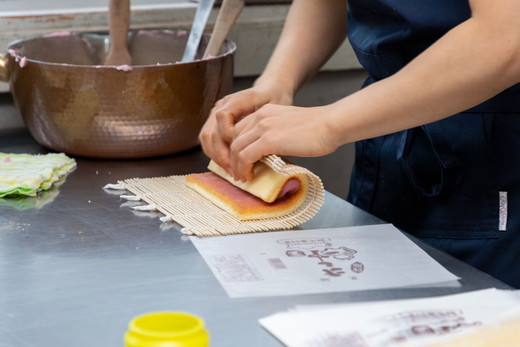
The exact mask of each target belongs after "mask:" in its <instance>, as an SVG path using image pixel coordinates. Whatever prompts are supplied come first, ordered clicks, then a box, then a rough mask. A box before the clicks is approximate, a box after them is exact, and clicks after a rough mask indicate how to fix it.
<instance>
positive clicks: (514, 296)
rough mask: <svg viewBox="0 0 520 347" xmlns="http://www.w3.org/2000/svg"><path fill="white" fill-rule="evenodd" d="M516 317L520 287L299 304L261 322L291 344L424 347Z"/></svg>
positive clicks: (300, 346)
mask: <svg viewBox="0 0 520 347" xmlns="http://www.w3.org/2000/svg"><path fill="white" fill-rule="evenodd" d="M517 318H520V296H519V295H518V291H501V290H496V289H487V290H481V291H475V292H469V293H464V294H456V295H449V296H442V297H436V298H426V299H409V300H395V301H382V302H373V303H364V304H363V303H362V304H346V305H337V307H332V306H330V307H326V306H321V307H320V306H311V307H309V308H308V309H305V307H302V306H300V307H298V308H297V309H295V310H293V311H290V312H283V313H277V314H274V315H272V316H269V317H265V318H262V319H260V324H262V326H264V328H266V329H267V330H268V331H269V332H270V333H272V334H273V335H274V336H276V337H277V338H278V339H279V340H280V341H281V342H282V343H284V344H285V345H287V346H298V347H317V346H319V347H335V346H344V347H348V346H355V347H359V346H363V347H383V346H385V347H387V346H388V347H391V346H399V347H411V346H417V347H420V346H428V345H430V344H432V343H440V342H442V341H446V340H449V339H452V338H454V337H457V336H461V335H464V334H469V333H471V332H474V331H476V330H478V329H481V328H483V327H486V326H489V325H493V324H497V323H498V322H500V321H506V320H511V319H517ZM468 347H470V346H468Z"/></svg>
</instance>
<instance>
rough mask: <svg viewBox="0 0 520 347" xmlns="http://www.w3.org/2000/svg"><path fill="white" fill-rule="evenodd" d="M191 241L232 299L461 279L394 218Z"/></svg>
mask: <svg viewBox="0 0 520 347" xmlns="http://www.w3.org/2000/svg"><path fill="white" fill-rule="evenodd" d="M191 240H192V241H193V244H194V245H195V247H197V249H198V251H199V252H200V254H201V255H202V256H203V257H204V259H205V260H206V262H207V264H208V265H209V267H210V268H211V270H212V271H213V273H214V275H215V276H216V277H217V279H218V280H219V281H220V284H221V285H222V286H223V287H224V289H225V290H226V291H227V293H228V295H229V296H230V297H232V298H238V297H255V296H274V295H298V294H311V293H327V292H340V291H355V290H367V289H382V288H395V287H407V286H418V285H433V284H436V283H440V282H447V281H454V280H456V279H457V277H456V276H454V275H453V274H451V273H450V272H448V271H447V270H446V269H444V268H443V267H442V266H441V265H439V264H438V263H437V262H436V261H435V260H433V259H432V258H431V257H430V256H429V255H428V254H427V253H426V252H424V251H423V250H422V249H420V248H419V247H418V246H417V245H415V244H414V243H413V242H412V241H410V240H409V239H408V238H407V237H406V236H404V235H403V234H402V233H401V232H400V231H399V230H398V229H397V228H395V227H394V226H392V225H391V224H379V225H369V226H358V227H345V228H333V229H316V230H298V231H294V230H293V231H284V232H268V233H257V234H246V235H233V236H223V237H211V238H197V237H191Z"/></svg>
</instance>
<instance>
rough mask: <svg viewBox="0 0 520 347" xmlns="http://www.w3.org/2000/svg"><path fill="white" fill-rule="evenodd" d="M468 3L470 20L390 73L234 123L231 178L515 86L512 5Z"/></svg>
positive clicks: (518, 42) (517, 21)
mask: <svg viewBox="0 0 520 347" xmlns="http://www.w3.org/2000/svg"><path fill="white" fill-rule="evenodd" d="M470 5H471V9H472V16H471V18H470V19H468V20H467V21H465V22H464V23H461V24H460V25H458V26H457V27H455V28H454V29H452V30H451V31H450V32H448V33H447V34H446V35H445V36H443V37H442V38H441V39H440V40H438V41H437V42H436V43H435V44H434V45H432V46H431V47H430V48H428V49H427V50H426V51H425V52H423V53H422V54H421V55H419V56H418V57H417V58H416V59H414V60H413V61H412V62H411V63H410V64H408V65H407V66H406V67H404V68H403V69H402V70H401V71H399V72H398V73H396V74H395V75H393V76H391V77H389V78H387V79H385V80H382V81H379V82H377V83H374V84H372V85H371V86H369V87H367V88H365V89H363V90H361V91H359V92H357V93H354V94H352V95H350V96H348V97H346V98H344V99H341V100H339V101H338V102H336V103H334V104H331V105H328V106H324V107H320V108H305V109H304V108H295V107H287V106H286V107H282V106H278V107H275V106H269V107H267V106H266V107H263V108H261V109H259V110H258V111H257V112H255V113H254V114H253V115H251V116H250V117H248V118H247V119H244V121H241V122H240V123H239V124H237V126H236V127H235V139H234V141H233V143H232V145H231V154H230V155H231V158H232V160H231V161H232V169H233V171H234V172H235V174H236V175H237V176H238V177H240V178H242V179H249V178H251V171H250V170H251V165H252V163H254V162H255V161H257V160H259V159H260V158H261V157H262V156H264V155H267V154H281V155H300V156H314V155H324V154H328V153H330V152H332V151H334V150H335V149H336V148H337V147H338V146H340V145H342V144H344V143H347V142H352V141H357V140H362V139H366V138H370V137H374V136H379V135H384V134H388V133H392V132H395V131H399V130H403V129H407V128H411V127H414V126H418V125H422V124H426V123H430V122H433V121H436V120H440V119H443V118H446V117H449V116H450V115H453V114H456V113H458V112H461V111H463V110H466V109H468V108H470V107H472V106H475V105H477V104H479V103H481V102H483V101H485V100H487V99H489V98H490V97H492V96H494V95H496V94H498V93H499V92H501V91H502V90H504V89H506V88H508V87H510V86H512V85H514V84H516V83H519V82H520V29H519V28H520V16H518V13H520V0H496V1H489V0H470ZM280 115H283V116H280ZM315 119H319V122H318V121H315ZM302 121H306V122H307V124H308V126H305V125H302V123H301V122H302ZM292 129H295V130H296V131H297V133H296V132H293V131H292ZM300 139H302V140H300Z"/></svg>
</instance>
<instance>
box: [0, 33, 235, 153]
mask: <svg viewBox="0 0 520 347" xmlns="http://www.w3.org/2000/svg"><path fill="white" fill-rule="evenodd" d="M208 39H209V38H208V37H207V36H204V37H203V39H202V42H201V45H200V47H199V52H198V55H197V56H198V57H200V56H201V55H202V52H203V51H204V48H205V46H206V44H207V43H208ZM186 40H187V35H186V32H182V31H177V32H175V31H171V30H133V31H130V33H129V50H130V53H131V55H132V70H130V71H125V70H127V69H125V67H119V69H117V68H116V67H114V66H112V67H110V66H103V65H102V62H103V61H104V59H105V56H106V54H107V52H108V48H109V47H108V45H109V44H108V43H109V37H108V33H78V34H75V33H72V34H70V33H56V34H51V35H46V36H41V37H37V38H33V39H28V40H24V41H18V42H14V43H12V44H10V45H9V47H8V54H6V55H5V57H4V58H3V61H2V62H0V78H2V79H4V80H6V81H7V80H8V81H9V83H10V87H11V92H12V94H13V97H14V101H15V104H16V106H17V107H18V109H19V111H20V113H21V115H22V117H23V120H24V122H25V124H26V126H27V127H28V129H29V131H30V132H31V134H32V136H33V137H34V138H35V139H36V141H38V143H40V144H41V145H43V146H45V147H48V148H50V149H52V150H55V151H59V152H65V153H68V154H71V155H80V156H87V157H97V158H138V157H147V156H157V155H164V154H170V153H175V152H179V151H182V150H186V149H189V148H192V147H194V146H196V145H198V139H197V135H198V132H199V131H200V129H201V127H202V125H203V124H204V122H205V120H206V118H207V116H208V115H209V113H210V110H211V108H212V107H213V105H214V103H215V101H217V100H218V99H219V98H221V97H223V96H224V95H226V94H227V93H229V92H230V89H231V85H232V79H233V55H234V52H235V49H236V45H235V44H234V43H233V42H231V41H226V42H225V43H224V45H223V47H222V49H221V52H220V54H219V55H218V56H217V57H212V58H210V59H206V60H196V61H193V62H188V63H176V62H177V61H179V60H180V59H181V56H182V52H183V50H184V47H185V46H186Z"/></svg>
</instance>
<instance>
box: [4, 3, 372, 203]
mask: <svg viewBox="0 0 520 347" xmlns="http://www.w3.org/2000/svg"><path fill="white" fill-rule="evenodd" d="M131 3H132V14H131V23H130V27H131V28H168V29H172V30H189V28H190V26H191V23H192V20H193V15H194V13H195V9H196V6H197V1H194V0H132V2H131ZM290 3H291V1H290V0H279V1H270V0H246V7H245V8H244V10H243V11H242V13H241V14H240V17H239V18H238V20H237V22H236V24H235V26H234V27H233V29H232V31H231V33H230V35H229V39H230V40H232V41H234V42H235V43H236V44H237V47H238V49H237V52H236V55H235V73H234V76H235V77H234V85H233V90H234V91H238V90H241V89H244V88H247V87H249V86H250V85H251V84H252V83H253V81H254V80H255V78H256V77H257V76H258V75H259V74H260V73H261V71H262V69H263V67H264V66H265V64H266V63H267V60H268V58H269V56H270V54H271V52H272V50H273V48H274V46H275V44H276V41H277V39H278V36H279V34H280V31H281V29H282V26H283V22H284V19H285V16H286V14H287V11H288V9H289V6H290ZM216 4H217V6H216V7H215V8H214V9H213V12H212V14H211V16H210V19H209V22H208V26H207V27H206V30H207V31H208V32H209V31H211V29H212V27H213V23H214V22H215V19H216V16H217V13H218V4H219V1H217V2H216ZM107 7H108V1H107V0H89V1H88V3H87V2H86V1H84V0H47V1H41V0H0V45H1V46H2V47H3V48H2V51H5V49H6V47H7V45H8V44H9V43H10V42H13V41H15V40H19V39H26V38H29V37H33V36H38V35H43V34H46V33H51V32H56V31H106V30H108V18H107ZM365 78H366V74H365V72H364V71H363V70H362V69H361V67H360V66H359V65H358V63H357V61H356V58H355V56H354V53H353V52H352V50H351V48H350V47H349V44H348V42H345V43H344V45H343V46H342V47H341V48H340V50H339V51H338V52H337V53H336V54H335V55H334V56H333V57H332V58H331V59H330V60H329V62H328V63H327V64H326V65H325V66H324V67H323V69H322V71H320V73H319V74H318V75H317V76H316V77H315V78H314V79H313V80H311V81H309V83H307V84H306V85H305V86H304V87H303V88H302V89H301V90H300V91H299V92H298V94H297V96H296V99H295V104H296V105H298V106H317V105H324V104H328V103H331V102H334V101H336V100H338V99H340V98H342V97H344V96H346V95H348V94H350V93H352V92H354V91H356V90H357V89H359V87H360V85H361V84H362V82H363V80H364V79H365ZM14 128H24V124H23V121H22V119H21V117H20V115H19V113H18V110H17V109H16V108H15V107H14V105H13V100H12V98H11V95H10V93H9V86H8V85H7V84H6V83H0V130H1V129H14ZM0 150H1V149H0ZM353 154H354V153H353V145H352V144H348V145H345V146H343V147H342V148H340V149H339V150H338V151H337V152H335V153H333V154H331V155H328V156H324V157H320V158H290V159H291V160H292V161H293V162H294V163H296V164H299V165H302V166H304V167H307V168H309V169H310V170H312V171H313V172H315V173H316V174H318V175H319V176H320V177H321V178H322V180H323V182H324V184H325V188H326V189H327V190H328V191H330V192H332V193H333V194H335V195H338V196H340V197H342V198H344V197H346V195H347V192H348V181H349V177H350V170H351V166H352V160H353Z"/></svg>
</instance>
